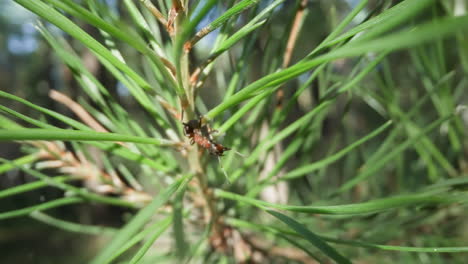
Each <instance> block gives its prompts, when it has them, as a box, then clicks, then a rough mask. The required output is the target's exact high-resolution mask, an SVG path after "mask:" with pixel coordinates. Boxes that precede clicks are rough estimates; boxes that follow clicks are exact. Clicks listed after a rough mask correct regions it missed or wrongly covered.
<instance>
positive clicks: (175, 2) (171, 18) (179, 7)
mask: <svg viewBox="0 0 468 264" xmlns="http://www.w3.org/2000/svg"><path fill="white" fill-rule="evenodd" d="M183 10H184V6H183V4H182V2H181V1H180V0H172V7H171V9H170V10H169V14H168V16H167V24H166V29H167V32H168V33H169V35H170V36H174V34H175V32H174V29H175V28H174V23H175V21H176V18H177V16H178V15H179V13H180V12H183Z"/></svg>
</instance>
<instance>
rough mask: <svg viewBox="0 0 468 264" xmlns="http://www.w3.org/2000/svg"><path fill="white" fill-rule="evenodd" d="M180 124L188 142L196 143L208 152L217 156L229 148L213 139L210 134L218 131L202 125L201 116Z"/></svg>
mask: <svg viewBox="0 0 468 264" xmlns="http://www.w3.org/2000/svg"><path fill="white" fill-rule="evenodd" d="M182 124H183V125H184V134H185V136H187V137H189V138H190V144H192V145H193V144H195V143H197V145H199V146H200V147H202V148H204V149H206V150H208V151H209V153H210V154H212V155H215V156H218V157H220V156H223V154H224V152H225V151H228V150H230V148H228V147H225V146H223V145H221V144H219V143H216V142H215V141H214V140H213V137H212V136H211V134H212V133H215V132H218V131H217V130H211V129H210V128H208V126H207V125H202V117H200V118H199V119H198V120H196V119H193V120H190V121H188V122H187V123H184V122H182Z"/></svg>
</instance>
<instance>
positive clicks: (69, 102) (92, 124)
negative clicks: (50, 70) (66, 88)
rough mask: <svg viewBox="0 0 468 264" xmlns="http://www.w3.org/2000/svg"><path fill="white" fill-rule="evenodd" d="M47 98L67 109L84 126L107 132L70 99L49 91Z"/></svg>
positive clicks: (59, 93)
mask: <svg viewBox="0 0 468 264" xmlns="http://www.w3.org/2000/svg"><path fill="white" fill-rule="evenodd" d="M49 97H50V98H52V99H54V100H55V101H57V102H59V103H61V104H63V105H65V106H66V107H68V108H69V109H70V110H71V111H72V112H73V113H75V115H77V116H78V117H79V118H80V119H81V120H82V121H83V122H84V123H85V124H87V125H88V126H89V127H91V128H92V129H94V130H96V131H98V132H109V131H108V130H107V129H105V128H104V127H103V126H102V125H101V124H99V122H98V121H96V119H94V118H93V117H92V116H91V115H90V114H89V113H88V111H86V110H85V109H84V108H83V107H82V106H81V105H80V104H78V103H77V102H75V101H73V100H72V99H71V98H70V97H68V96H66V95H65V94H63V93H61V92H58V91H57V90H50V92H49Z"/></svg>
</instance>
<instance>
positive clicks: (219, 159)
mask: <svg viewBox="0 0 468 264" xmlns="http://www.w3.org/2000/svg"><path fill="white" fill-rule="evenodd" d="M218 161H219V166H220V167H221V170H222V171H223V173H224V176H225V177H226V181H227V183H228V184H231V181H230V180H229V177H228V175H227V173H226V170H225V169H224V167H223V163H221V157H220V156H218Z"/></svg>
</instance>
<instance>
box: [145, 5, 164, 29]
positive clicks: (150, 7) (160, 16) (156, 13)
mask: <svg viewBox="0 0 468 264" xmlns="http://www.w3.org/2000/svg"><path fill="white" fill-rule="evenodd" d="M140 2H141V3H142V4H144V5H145V6H146V8H148V10H149V11H150V12H151V13H152V14H153V16H154V17H156V19H157V20H158V21H159V23H161V24H163V25H164V26H166V25H167V19H166V18H165V17H164V15H163V14H162V13H161V12H160V11H159V10H158V8H157V7H156V6H154V5H153V3H151V1H150V0H140Z"/></svg>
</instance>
